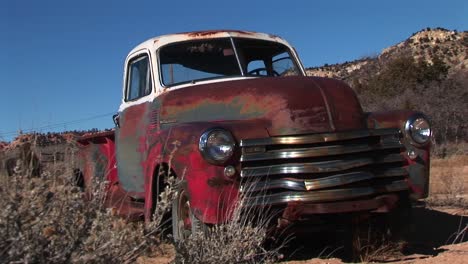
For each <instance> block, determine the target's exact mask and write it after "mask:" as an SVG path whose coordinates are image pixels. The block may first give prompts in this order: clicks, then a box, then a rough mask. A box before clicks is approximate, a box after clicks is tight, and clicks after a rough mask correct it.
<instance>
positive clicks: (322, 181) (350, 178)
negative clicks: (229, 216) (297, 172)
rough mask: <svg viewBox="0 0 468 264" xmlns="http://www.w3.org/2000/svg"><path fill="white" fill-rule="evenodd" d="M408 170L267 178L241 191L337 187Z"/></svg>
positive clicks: (404, 174)
mask: <svg viewBox="0 0 468 264" xmlns="http://www.w3.org/2000/svg"><path fill="white" fill-rule="evenodd" d="M407 175H408V172H407V171H406V170H405V169H404V168H393V169H387V170H385V171H382V172H380V173H376V174H374V173H371V172H366V171H361V172H351V173H344V174H337V175H333V176H329V177H324V178H319V179H306V180H300V179H292V178H283V179H274V180H265V181H257V182H256V181H253V182H252V183H244V184H242V185H241V188H240V192H242V193H249V192H258V191H263V190H272V189H279V188H283V189H289V190H296V191H312V190H319V189H325V188H330V187H336V186H341V185H346V184H351V183H355V182H360V181H365V180H370V179H376V178H387V177H388V178H389V177H397V176H407Z"/></svg>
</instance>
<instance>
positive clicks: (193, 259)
mask: <svg viewBox="0 0 468 264" xmlns="http://www.w3.org/2000/svg"><path fill="white" fill-rule="evenodd" d="M246 199H247V198H246V197H245V196H243V195H240V197H239V199H238V202H237V204H236V205H235V206H234V208H233V209H232V218H231V220H230V221H228V222H226V223H223V224H219V225H214V226H212V227H211V228H209V229H208V231H206V233H203V232H198V233H195V234H191V235H190V236H189V237H188V238H186V239H184V240H182V241H176V242H175V247H176V262H177V263H219V264H221V263H226V264H227V263H273V262H275V261H277V260H279V259H281V258H282V255H281V254H280V253H279V251H280V249H281V248H282V247H283V246H284V245H285V244H286V243H287V241H288V239H285V240H284V241H283V242H282V243H280V244H279V245H276V246H269V247H266V242H267V238H269V237H270V235H271V234H269V233H268V229H269V227H271V226H270V223H272V220H273V219H275V214H274V213H273V212H272V211H270V210H269V208H267V207H249V206H246V205H245V204H246Z"/></svg>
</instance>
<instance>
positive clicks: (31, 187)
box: [0, 170, 170, 263]
mask: <svg viewBox="0 0 468 264" xmlns="http://www.w3.org/2000/svg"><path fill="white" fill-rule="evenodd" d="M69 171H70V170H69ZM60 176H61V177H60V178H57V177H56V175H52V174H51V173H47V172H45V173H43V174H42V175H41V176H40V177H26V176H22V175H15V176H5V175H2V176H1V187H0V188H1V189H0V193H1V195H0V208H2V210H1V212H0V237H1V238H2V239H0V259H1V260H2V262H3V261H4V262H7V263H106V262H117V263H128V262H133V261H134V260H135V259H136V258H137V257H139V256H142V255H148V254H150V252H151V249H152V248H153V247H157V246H158V245H160V244H161V235H160V234H161V232H160V231H161V229H160V226H161V221H162V214H163V213H164V212H165V211H167V209H168V208H159V209H158V212H160V213H161V215H160V216H155V217H154V221H153V222H152V223H151V224H150V225H148V226H146V227H145V226H144V225H143V223H132V222H127V221H126V220H125V219H123V218H120V217H116V216H115V215H114V214H113V211H112V210H108V209H107V208H105V207H104V206H103V205H104V200H105V199H106V188H107V186H106V183H105V182H96V183H95V184H94V185H93V186H94V189H93V190H92V193H93V195H92V198H91V199H90V200H85V199H84V195H83V193H82V192H81V191H80V189H79V188H78V187H75V186H73V184H72V183H71V179H72V175H67V174H63V175H60ZM167 191H170V189H167ZM166 196H167V194H166ZM161 204H162V205H164V203H161ZM166 204H167V203H166ZM169 204H170V203H169Z"/></svg>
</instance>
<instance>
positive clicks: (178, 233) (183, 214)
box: [172, 189, 209, 241]
mask: <svg viewBox="0 0 468 264" xmlns="http://www.w3.org/2000/svg"><path fill="white" fill-rule="evenodd" d="M208 231H209V229H208V226H207V225H205V224H204V223H202V222H201V221H200V220H198V219H197V218H196V217H195V215H194V214H193V213H192V209H191V208H190V201H189V199H188V197H187V193H186V191H185V190H184V189H181V190H180V191H179V192H178V194H177V197H176V198H175V199H174V200H173V201H172V235H173V236H174V240H175V241H182V240H184V239H187V238H188V237H189V236H190V235H192V234H195V233H202V234H207V233H208Z"/></svg>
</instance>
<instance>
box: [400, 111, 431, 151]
mask: <svg viewBox="0 0 468 264" xmlns="http://www.w3.org/2000/svg"><path fill="white" fill-rule="evenodd" d="M405 132H406V134H407V135H408V136H409V137H410V139H411V140H412V141H413V143H416V145H424V144H426V143H427V142H429V141H430V139H431V133H432V131H431V126H430V124H429V122H428V121H427V119H426V118H425V117H424V116H423V115H415V116H413V117H411V118H410V119H408V121H406V124H405Z"/></svg>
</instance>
